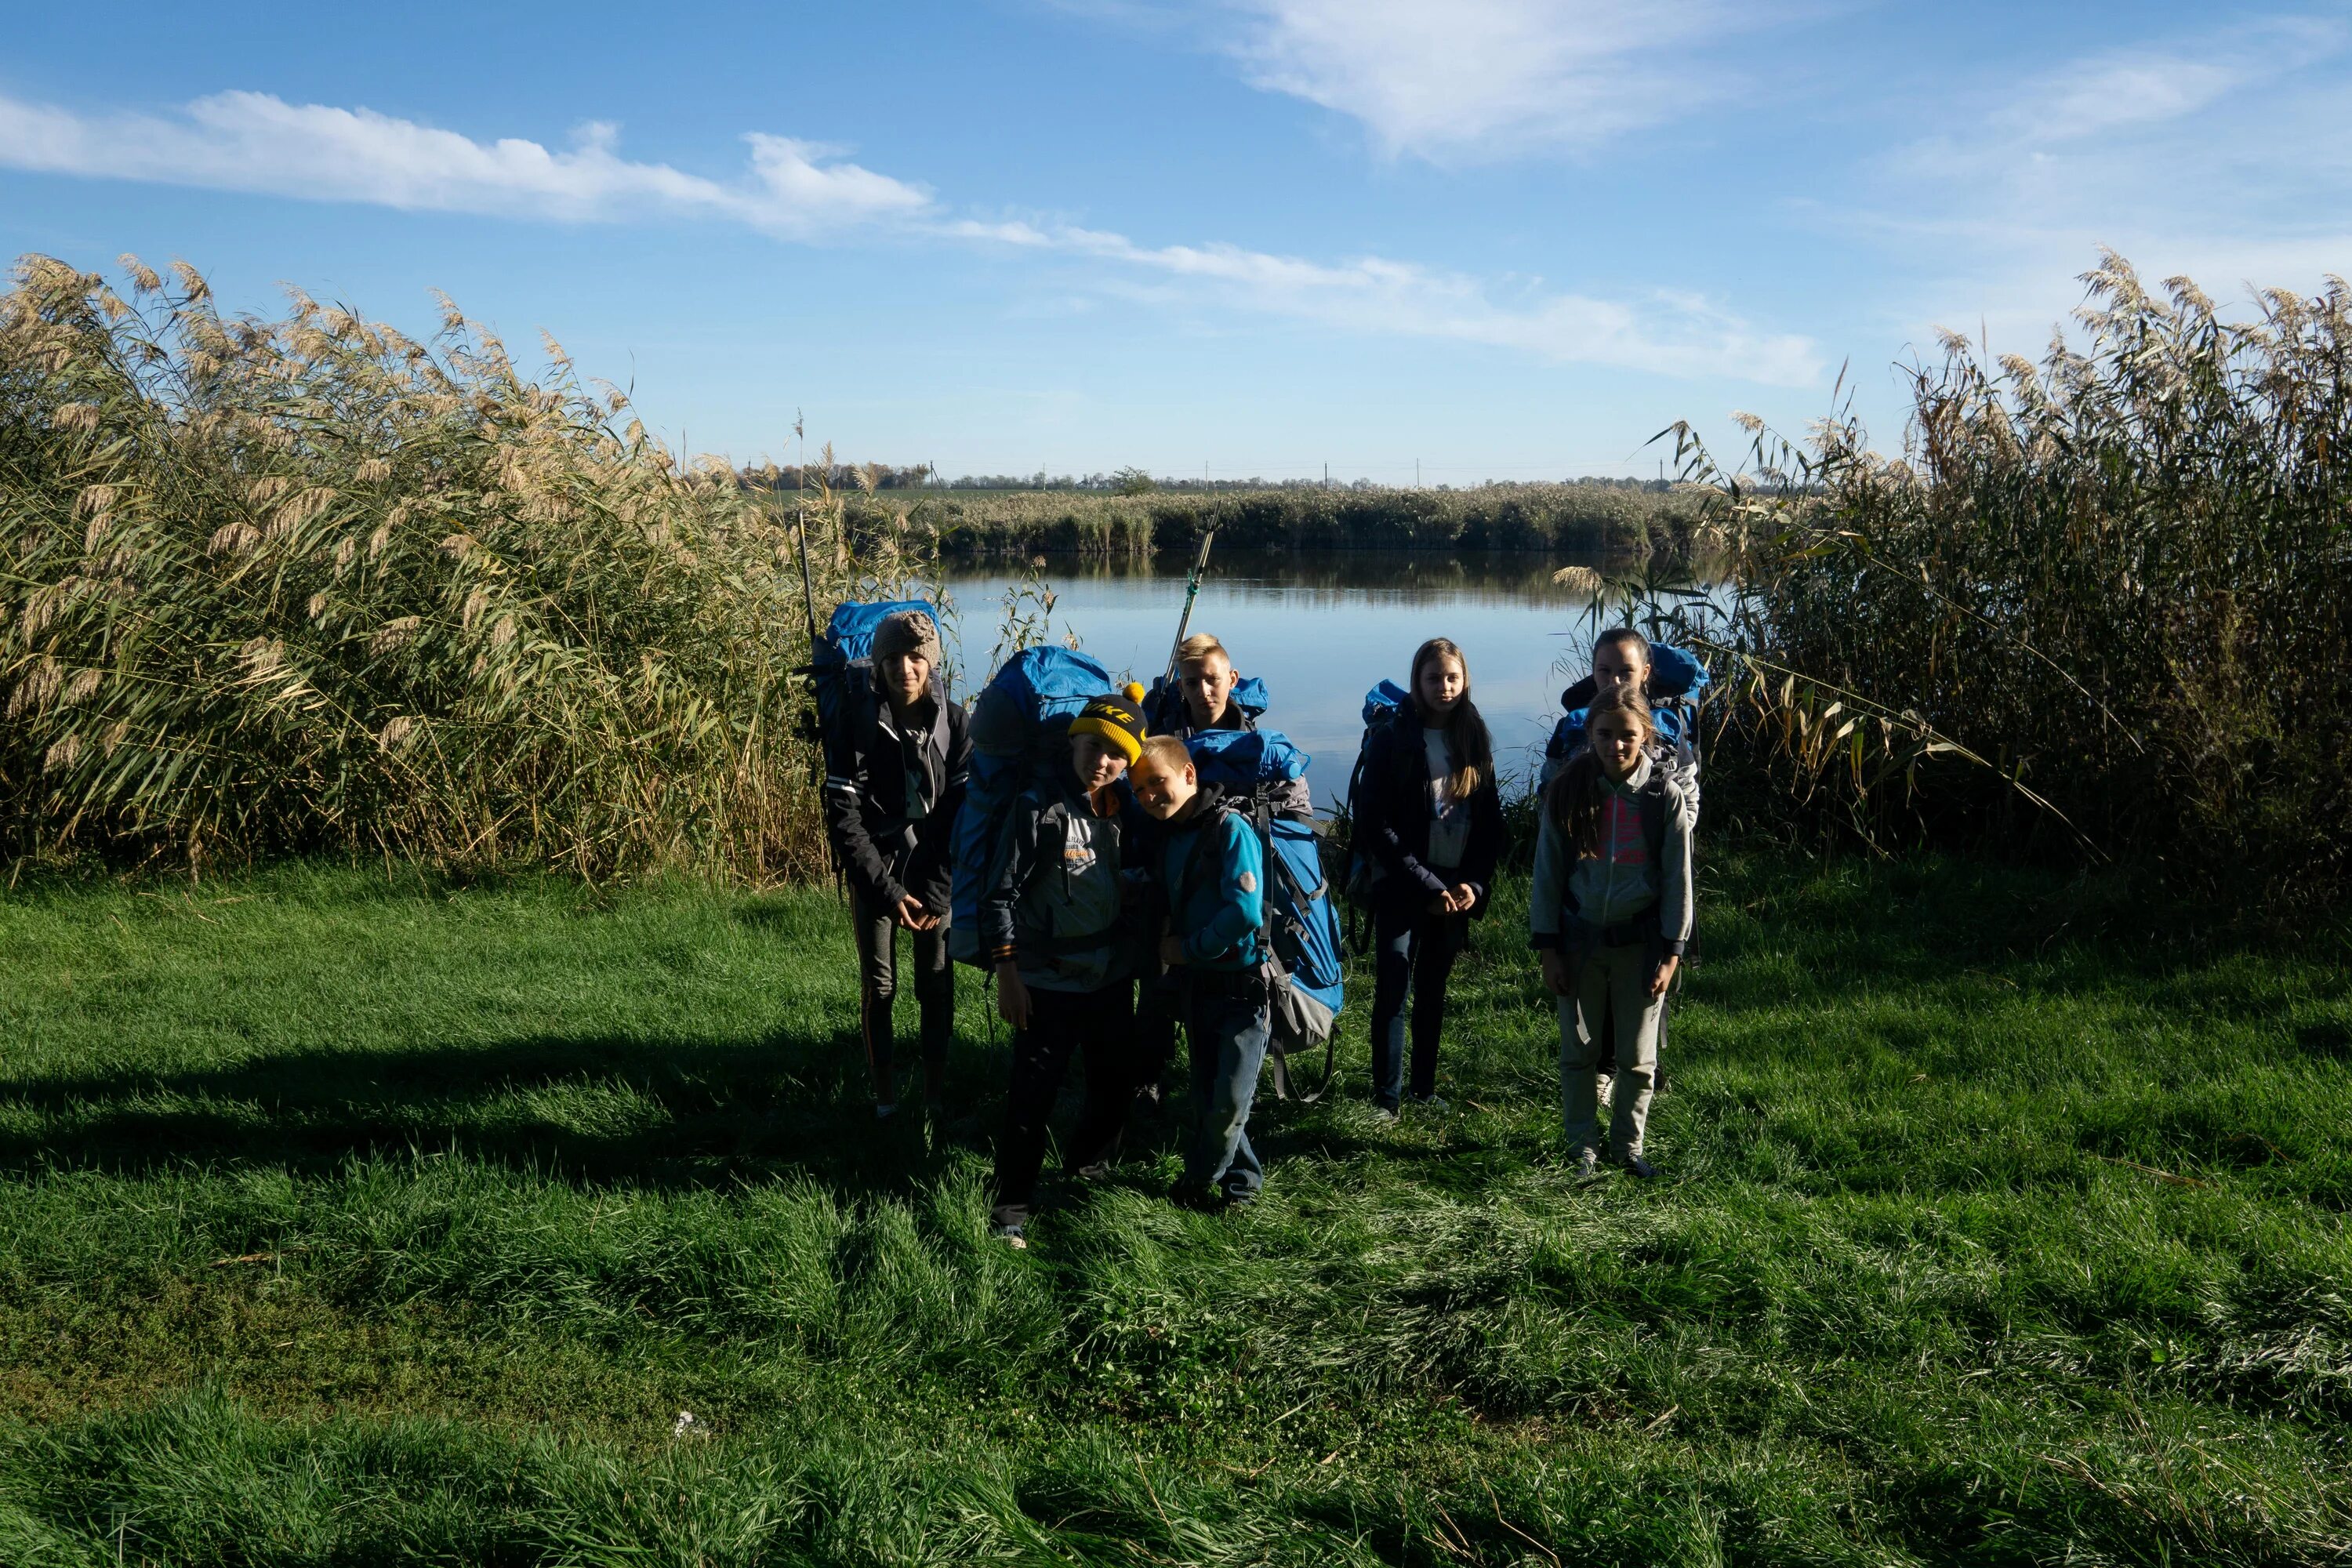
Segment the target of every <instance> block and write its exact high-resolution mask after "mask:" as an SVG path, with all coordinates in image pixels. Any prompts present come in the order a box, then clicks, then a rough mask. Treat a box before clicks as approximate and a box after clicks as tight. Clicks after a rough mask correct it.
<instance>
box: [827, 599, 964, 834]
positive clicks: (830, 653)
mask: <svg viewBox="0 0 2352 1568" xmlns="http://www.w3.org/2000/svg"><path fill="white" fill-rule="evenodd" d="M901 610H920V611H922V612H923V614H925V615H927V616H937V615H938V614H939V612H938V611H937V610H935V609H933V608H932V607H931V606H930V605H927V604H925V603H923V601H921V600H920V599H881V600H877V601H876V602H875V603H873V604H870V605H861V604H858V603H856V601H855V600H851V601H847V602H845V603H842V604H838V605H835V606H834V607H833V615H832V617H831V618H830V619H828V620H827V621H826V622H825V626H824V631H822V632H820V633H819V634H817V639H816V643H815V646H814V647H811V648H810V649H809V661H808V663H807V664H806V665H804V666H803V667H802V669H801V673H802V674H803V675H805V676H807V677H808V678H809V687H810V689H811V690H812V691H813V692H814V695H815V697H816V705H815V711H814V712H813V713H811V714H808V715H807V716H806V717H805V718H804V719H803V721H802V724H801V733H802V735H803V736H804V737H805V738H806V739H807V740H808V741H809V742H810V743H811V744H812V745H813V746H814V748H815V751H816V769H817V776H818V777H819V778H822V777H823V776H824V768H825V765H826V759H825V748H826V745H827V742H828V739H829V737H831V736H833V735H834V734H835V733H837V732H838V731H839V730H840V728H841V726H842V725H843V724H844V723H845V722H846V721H847V717H848V715H850V714H851V713H854V712H856V711H857V710H858V709H859V706H860V704H859V699H860V698H862V697H864V696H865V695H866V693H867V692H868V691H871V690H872V689H874V633H875V630H876V628H877V627H878V626H881V624H882V623H883V621H884V620H886V619H887V618H888V617H889V616H895V615H897V614H898V612H899V611H901ZM828 853H830V851H828ZM834 870H835V873H836V875H837V874H839V873H840V871H841V868H840V867H838V866H835V868H834Z"/></svg>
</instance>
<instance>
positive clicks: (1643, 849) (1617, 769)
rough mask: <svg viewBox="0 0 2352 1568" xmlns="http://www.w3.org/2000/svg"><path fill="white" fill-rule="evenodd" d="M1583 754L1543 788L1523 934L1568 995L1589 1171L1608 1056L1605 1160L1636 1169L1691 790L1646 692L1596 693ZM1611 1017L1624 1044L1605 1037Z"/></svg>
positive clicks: (1681, 914)
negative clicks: (1667, 763)
mask: <svg viewBox="0 0 2352 1568" xmlns="http://www.w3.org/2000/svg"><path fill="white" fill-rule="evenodd" d="M1585 733H1586V737H1587V742H1588V743H1587V745H1586V748H1585V749H1584V750H1583V751H1581V752H1578V753H1577V755H1576V756H1575V757H1574V758H1573V759H1572V760H1571V761H1570V763H1569V764H1568V766H1567V767H1566V768H1564V769H1562V770H1561V771H1560V773H1559V776H1558V777H1556V778H1554V779H1553V780H1552V782H1551V784H1549V785H1548V786H1547V787H1546V788H1545V790H1544V796H1543V810H1542V813H1541V826H1540V827H1539V828H1538V832H1537V836H1536V871H1535V889H1534V891H1533V893H1532V894H1531V895H1530V897H1529V899H1528V937H1529V941H1530V942H1531V943H1532V945H1533V946H1534V947H1535V948H1536V950H1537V951H1538V952H1540V953H1541V954H1542V955H1543V977H1544V984H1545V986H1546V988H1548V989H1549V991H1551V993H1552V994H1554V995H1556V996H1558V997H1559V1091H1560V1114H1561V1119H1562V1121H1563V1122H1564V1123H1565V1128H1564V1131H1566V1134H1567V1140H1568V1147H1569V1151H1570V1153H1571V1154H1572V1155H1573V1156H1574V1157H1575V1159H1576V1161H1577V1163H1578V1164H1579V1166H1580V1168H1581V1170H1582V1171H1583V1172H1584V1173H1588V1174H1589V1173H1592V1172H1593V1171H1594V1170H1595V1168H1596V1167H1597V1166H1598V1164H1599V1160H1600V1155H1599V1150H1598V1148H1597V1146H1596V1145H1597V1143H1598V1132H1599V1130H1598V1128H1597V1126H1596V1124H1595V1123H1596V1121H1597V1116H1598V1111H1599V1109H1600V1095H1599V1084H1598V1078H1597V1072H1598V1069H1599V1068H1600V1066H1601V1058H1602V1053H1603V1052H1604V1051H1609V1052H1612V1053H1613V1055H1614V1057H1615V1059H1616V1065H1617V1072H1616V1078H1615V1083H1614V1086H1613V1087H1612V1090H1611V1093H1610V1097H1609V1098H1610V1105H1611V1110H1612V1117H1611V1121H1612V1124H1611V1127H1610V1130H1609V1158H1610V1160H1611V1162H1612V1163H1615V1164H1620V1165H1622V1166H1624V1167H1625V1168H1626V1169H1627V1170H1628V1171H1631V1172H1632V1173H1633V1174H1635V1175H1636V1176H1640V1177H1643V1178H1645V1179H1646V1178H1648V1177H1651V1176H1654V1175H1656V1174H1657V1168H1656V1167H1655V1166H1654V1165H1652V1164H1651V1163H1649V1161H1648V1160H1647V1159H1645V1158H1643V1149H1642V1141H1643V1131H1644V1130H1645V1128H1646V1125H1647V1123H1648V1121H1649V1112H1650V1095H1651V1092H1652V1089H1653V1088H1654V1084H1655V1080H1656V1077H1657V1063H1658V1020H1659V1016H1660V1014H1661V1012H1662V1010H1663V1008H1664V1002H1665V994H1666V987H1667V986H1668V985H1669V984H1672V983H1673V981H1674V977H1675V968H1676V967H1677V966H1678V965H1679V964H1680V963H1681V962H1682V953H1683V948H1684V945H1685V943H1686V942H1688V941H1689V940H1690V933H1691V832H1692V828H1693V826H1695V824H1696V819H1697V816H1698V812H1697V803H1696V800H1694V799H1693V798H1692V796H1691V792H1690V790H1689V788H1688V786H1687V785H1685V784H1683V783H1682V782H1681V781H1680V780H1678V779H1676V778H1675V777H1674V776H1673V775H1672V773H1671V772H1670V770H1668V769H1666V768H1664V767H1663V766H1661V765H1659V763H1657V762H1656V761H1655V760H1654V758H1653V757H1652V755H1651V753H1650V742H1651V741H1652V740H1653V739H1654V736H1655V726H1654V724H1653V722H1652V721H1651V718H1650V710H1649V706H1648V704H1647V703H1645V702H1643V700H1642V699H1641V696H1640V693H1639V692H1638V691H1622V692H1612V693H1611V694H1609V695H1608V696H1606V697H1604V698H1602V699H1601V700H1599V701H1596V702H1595V703H1594V704H1593V706H1592V712H1591V719H1590V720H1589V721H1588V722H1587V724H1586V728H1585ZM1604 1018H1606V1019H1608V1020H1610V1024H1611V1032H1612V1033H1613V1034H1614V1036H1615V1038H1614V1039H1611V1040H1603V1039H1601V1038H1600V1037H1599V1035H1600V1027H1599V1026H1600V1025H1601V1020H1603V1019H1604Z"/></svg>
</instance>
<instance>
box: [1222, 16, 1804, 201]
mask: <svg viewBox="0 0 2352 1568" xmlns="http://www.w3.org/2000/svg"><path fill="white" fill-rule="evenodd" d="M1229 9H1230V10H1231V11H1232V12H1233V13H1235V14H1236V17H1235V19H1236V20H1237V21H1238V23H1239V26H1238V29H1237V30H1236V31H1235V32H1234V35H1233V36H1232V37H1229V38H1228V40H1227V41H1226V43H1225V47H1226V48H1227V49H1228V51H1229V52H1231V53H1232V54H1233V55H1234V57H1235V58H1238V59H1239V60H1240V61H1241V62H1242V66H1243V68H1244V72H1245V73H1246V75H1247V77H1248V79H1249V80H1250V81H1251V82H1252V83H1254V84H1255V85H1256V86H1258V87H1261V88H1265V89H1270V90H1273V91H1276V92H1286V93H1289V94H1292V95H1293V96H1295V97H1298V98H1303V99H1305V100H1307V101H1309V102H1312V103H1319V104H1321V105H1322V106H1323V107H1325V108H1327V109H1331V110H1338V111H1339V112H1340V113H1342V114H1346V115H1349V116H1352V117H1353V118H1355V119H1356V120H1359V121H1362V122H1363V124H1364V126H1365V128H1366V129H1367V130H1368V131H1370V132H1371V134H1372V136H1373V138H1374V139H1375V140H1376V141H1377V142H1379V144H1380V145H1381V147H1382V148H1383V149H1384V150H1385V151H1387V152H1390V153H1417V154H1420V155H1422V156H1424V157H1428V158H1433V159H1436V160H1440V161H1447V160H1477V159H1487V158H1495V157H1505V156H1510V155H1514V154H1517V153H1527V152H1529V151H1539V150H1541V151H1548V150H1557V149H1563V148H1565V149H1570V150H1574V149H1581V148H1586V147H1590V146H1592V145H1594V144H1595V143H1597V142H1601V141H1604V140H1606V139H1608V138H1610V137H1612V136H1616V135H1619V134H1622V132H1627V131H1632V130H1635V129H1638V128H1640V127H1643V126H1645V125H1653V124H1656V123H1658V122H1659V121H1664V120H1668V119H1673V118H1678V117H1681V116H1683V115H1686V114H1689V113H1691V112H1693V111H1694V110H1697V109H1699V108H1702V107H1704V106H1705V105H1706V104H1707V103H1709V102H1711V101H1713V100H1716V99H1717V98H1719V97H1720V96H1721V95H1722V94H1723V92H1724V91H1725V90H1726V89H1727V88H1728V86H1729V85H1730V80H1731V79H1730V78H1729V77H1728V76H1727V74H1723V73H1718V72H1715V71H1711V70H1710V69H1709V68H1707V67H1706V66H1705V65H1703V64H1701V63H1699V62H1697V61H1695V60H1694V59H1693V58H1691V54H1692V48H1693V46H1695V45H1697V44H1700V43H1702V42H1704V41H1707V40H1711V39H1715V38H1719V37H1723V36H1724V35H1726V34H1728V33H1732V32H1736V31H1742V30H1745V29H1746V28H1747V27H1748V26H1754V25H1755V24H1756V21H1757V19H1758V15H1759V14H1758V12H1757V10H1756V8H1755V7H1752V6H1748V7H1735V6H1732V5H1726V4H1721V3H1718V0H1449V3H1448V4H1445V5H1429V4H1427V3H1426V0H1231V4H1230V6H1229Z"/></svg>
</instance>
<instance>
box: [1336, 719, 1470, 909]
mask: <svg viewBox="0 0 2352 1568" xmlns="http://www.w3.org/2000/svg"><path fill="white" fill-rule="evenodd" d="M1431 782H1432V774H1431V773H1430V771H1429V749H1428V746H1427V745H1426V744H1425V743H1424V742H1423V738H1422V727H1421V720H1420V718H1419V717H1418V716H1417V715H1416V714H1415V713H1414V712H1413V710H1412V709H1411V708H1406V709H1404V710H1402V711H1401V712H1399V713H1398V714H1397V716H1396V717H1395V718H1394V719H1391V721H1389V722H1388V723H1386V724H1384V725H1382V726H1381V728H1379V729H1377V730H1375V731H1372V732H1371V735H1370V738H1369V739H1367V740H1366V742H1364V758H1363V773H1361V775H1360V777H1359V779H1358V781H1357V784H1356V792H1355V795H1353V796H1352V797H1351V799H1350V802H1349V811H1350V812H1351V813H1353V815H1354V818H1355V835H1356V842H1357V843H1358V844H1360V845H1361V846H1362V847H1363V852H1364V853H1365V854H1366V855H1367V856H1368V857H1369V858H1370V860H1371V863H1372V864H1373V865H1374V866H1377V867H1378V868H1380V869H1381V873H1382V875H1381V882H1380V890H1379V892H1378V893H1377V894H1376V895H1375V896H1376V897H1381V898H1402V897H1411V898H1412V900H1413V901H1414V902H1415V903H1417V904H1419V903H1426V902H1427V901H1428V900H1429V899H1430V898H1433V897H1435V896H1436V895H1437V894H1439V893H1443V892H1444V891H1445V890H1446V889H1448V888H1449V887H1450V886H1451V885H1452V882H1467V883H1469V884H1470V886H1471V887H1472V888H1473V889H1475V890H1476V891H1477V894H1478V901H1477V903H1476V904H1475V905H1474V906H1472V908H1471V910H1470V912H1471V914H1472V915H1473V916H1475V917H1482V918H1483V917H1484V916H1485V914H1486V901H1487V900H1488V898H1489V897H1490V896H1491V894H1492V891H1493V888H1494V882H1495V867H1496V864H1497V863H1499V862H1500V861H1501V859H1502V858H1503V797H1502V795H1501V793H1500V792H1499V791H1497V790H1496V787H1495V781H1494V780H1493V779H1491V778H1485V779H1481V780H1479V781H1478V787H1477V788H1476V789H1475V791H1473V792H1472V793H1471V795H1470V799H1469V801H1468V803H1467V804H1468V805H1469V808H1470V843H1469V847H1467V848H1466V849H1465V850H1464V851H1463V854H1462V864H1461V865H1460V866H1459V867H1458V868H1455V869H1454V872H1453V876H1452V881H1449V880H1448V879H1447V878H1446V877H1444V875H1441V874H1440V873H1439V872H1437V871H1435V870H1433V869H1432V868H1430V867H1428V866H1427V865H1425V864H1423V861H1424V860H1425V859H1426V858H1428V855H1429V827H1430V810H1429V802H1430V795H1429V786H1430V784H1431Z"/></svg>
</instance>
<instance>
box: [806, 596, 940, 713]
mask: <svg viewBox="0 0 2352 1568" xmlns="http://www.w3.org/2000/svg"><path fill="white" fill-rule="evenodd" d="M901 610H920V611H921V612H922V613H923V614H925V615H927V616H931V615H936V614H937V613H938V612H937V611H935V610H933V609H932V608H931V606H930V605H927V604H925V603H923V602H922V601H921V600H920V599H881V600H877V601H876V602H874V603H873V604H870V605H863V604H858V603H856V601H849V602H845V603H843V604H839V605H835V606H834V607H833V616H832V618H831V619H829V620H827V621H826V622H825V626H824V632H823V633H822V634H821V635H820V636H819V637H817V639H816V647H814V648H813V649H811V650H810V656H809V666H808V673H809V679H810V681H811V683H812V684H813V685H814V687H815V688H816V722H817V728H818V730H819V731H821V732H823V731H831V730H832V729H833V727H834V726H835V724H837V723H839V722H840V721H841V716H842V715H843V714H844V713H845V712H847V711H848V710H849V706H850V700H851V699H852V698H853V697H854V696H856V694H857V693H858V692H860V691H862V690H863V689H866V687H867V686H870V685H871V684H872V683H873V679H874V633H875V630H876V629H877V627H879V626H881V625H882V623H883V622H884V621H885V620H887V619H888V618H889V617H890V616H895V615H897V614H898V612H899V611H901Z"/></svg>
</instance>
